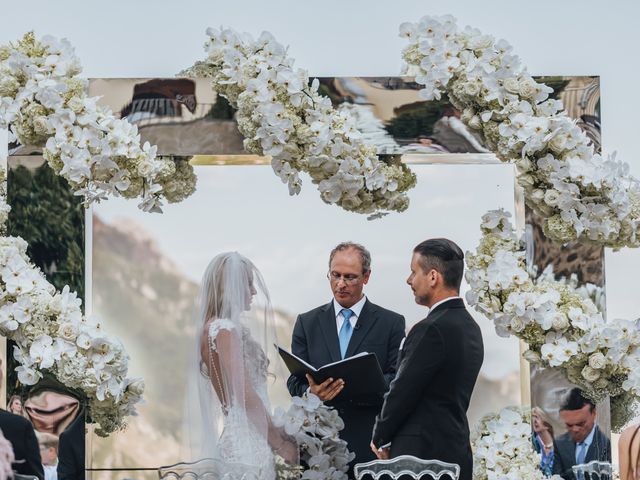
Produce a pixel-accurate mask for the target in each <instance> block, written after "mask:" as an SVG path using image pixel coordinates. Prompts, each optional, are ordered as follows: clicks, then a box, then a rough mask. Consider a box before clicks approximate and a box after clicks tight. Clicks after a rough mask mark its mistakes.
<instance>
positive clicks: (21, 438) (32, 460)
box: [0, 360, 44, 480]
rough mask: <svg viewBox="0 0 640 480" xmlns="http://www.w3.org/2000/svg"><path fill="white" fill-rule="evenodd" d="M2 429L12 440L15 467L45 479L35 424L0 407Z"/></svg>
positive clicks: (0, 371) (0, 365)
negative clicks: (34, 428)
mask: <svg viewBox="0 0 640 480" xmlns="http://www.w3.org/2000/svg"><path fill="white" fill-rule="evenodd" d="M2 378H3V373H2V360H0V383H1V382H2ZM0 430H2V433H3V434H4V436H5V438H6V439H7V440H9V442H11V445H12V446H13V453H14V456H15V463H14V464H13V469H14V470H15V472H16V473H21V474H23V475H35V476H36V477H38V478H39V479H40V480H43V479H44V470H43V469H42V463H40V449H39V448H38V440H36V434H35V431H34V430H33V426H32V425H31V424H30V423H29V420H27V419H26V418H24V417H21V416H19V415H14V414H13V413H9V412H7V411H5V410H1V409H0Z"/></svg>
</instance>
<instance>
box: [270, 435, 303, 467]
mask: <svg viewBox="0 0 640 480" xmlns="http://www.w3.org/2000/svg"><path fill="white" fill-rule="evenodd" d="M276 453H277V454H278V455H280V456H281V457H282V458H283V459H284V461H285V462H287V463H288V464H289V465H298V463H300V450H299V448H298V444H297V443H296V442H295V441H293V440H284V441H283V442H282V445H281V446H280V448H278V450H276Z"/></svg>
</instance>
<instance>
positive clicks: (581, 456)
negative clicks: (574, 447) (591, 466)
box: [576, 442, 587, 480]
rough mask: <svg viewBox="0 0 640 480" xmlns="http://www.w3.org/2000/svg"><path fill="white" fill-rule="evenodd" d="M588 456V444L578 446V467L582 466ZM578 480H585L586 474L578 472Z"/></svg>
mask: <svg viewBox="0 0 640 480" xmlns="http://www.w3.org/2000/svg"><path fill="white" fill-rule="evenodd" d="M586 456H587V444H586V443H584V442H582V443H579V444H578V455H577V456H576V465H582V464H583V463H584V460H585V458H586ZM577 477H578V480H584V474H583V473H582V472H578V475H577Z"/></svg>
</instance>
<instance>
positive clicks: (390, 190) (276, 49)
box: [182, 28, 416, 218]
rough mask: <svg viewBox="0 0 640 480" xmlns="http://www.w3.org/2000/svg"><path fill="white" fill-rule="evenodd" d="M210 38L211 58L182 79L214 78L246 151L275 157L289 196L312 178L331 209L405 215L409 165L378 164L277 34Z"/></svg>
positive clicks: (211, 32) (219, 33) (411, 180)
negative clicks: (302, 175)
mask: <svg viewBox="0 0 640 480" xmlns="http://www.w3.org/2000/svg"><path fill="white" fill-rule="evenodd" d="M207 35H208V36H209V39H208V41H207V43H206V44H205V49H206V51H207V59H206V60H205V61H203V62H198V63H196V64H195V65H194V66H193V67H191V68H190V69H188V70H186V71H184V72H182V74H185V75H188V76H192V77H209V78H211V81H212V86H213V89H214V90H215V91H216V92H217V93H218V94H220V95H222V96H223V97H225V98H226V99H227V100H228V101H229V103H230V104H231V105H232V106H233V107H234V108H237V109H238V112H237V114H236V119H237V122H238V128H239V129H240V132H241V133H242V135H244V137H245V140H244V148H245V150H246V151H248V152H250V153H254V154H256V155H268V156H271V166H272V167H273V170H274V171H275V173H276V175H277V176H278V177H280V179H281V180H282V182H283V183H286V184H287V185H288V186H289V193H290V194H291V195H293V194H297V193H299V192H300V189H301V184H302V182H301V179H300V175H299V174H300V172H306V173H308V174H309V175H310V176H311V180H312V182H313V183H314V184H316V185H318V189H319V190H320V196H321V198H322V200H323V201H325V202H326V203H329V204H337V205H339V206H340V207H342V208H344V209H345V210H348V211H351V212H357V213H365V214H369V215H371V216H372V217H371V218H373V217H378V216H380V215H382V214H384V211H399V212H401V211H403V210H406V208H407V207H408V205H409V199H408V198H407V196H406V193H405V192H406V191H407V190H409V189H410V188H412V187H413V186H414V185H415V183H416V178H415V175H414V174H413V173H411V171H410V170H409V169H408V168H407V167H406V166H404V165H401V164H400V165H399V164H389V165H388V164H385V163H384V162H382V161H380V160H379V159H378V157H377V156H376V153H377V152H376V149H375V147H373V146H369V145H368V144H367V143H365V142H364V141H363V139H362V134H361V133H360V132H359V131H358V129H357V126H356V120H355V119H354V118H353V117H352V116H351V115H350V113H349V112H347V111H346V110H341V111H338V110H335V109H334V108H333V106H332V104H331V100H330V99H329V98H327V97H325V96H323V95H320V93H318V86H319V82H318V80H317V79H315V80H314V81H313V82H311V83H310V82H309V76H308V74H307V72H306V71H304V70H302V69H294V68H293V60H292V59H291V58H290V57H288V56H287V51H286V49H285V48H284V47H283V46H282V45H280V44H279V43H278V42H277V41H276V40H275V39H274V38H273V36H272V35H271V34H269V33H267V32H265V33H263V34H262V35H260V37H259V38H258V39H257V40H254V39H253V38H252V37H251V36H249V35H246V34H245V35H243V34H239V33H237V32H235V31H233V30H230V29H223V30H217V29H213V28H210V29H208V30H207Z"/></svg>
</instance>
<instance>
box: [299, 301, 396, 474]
mask: <svg viewBox="0 0 640 480" xmlns="http://www.w3.org/2000/svg"><path fill="white" fill-rule="evenodd" d="M403 338H404V317H403V316H402V315H399V314H397V313H395V312H392V311H391V310H387V309H385V308H382V307H379V306H378V305H374V304H373V303H371V302H370V301H369V300H367V301H366V302H365V304H364V307H363V308H362V311H361V312H360V316H359V317H358V322H357V323H356V328H354V330H353V333H352V335H351V340H350V341H349V345H348V347H347V352H346V357H351V356H353V355H355V354H358V353H361V352H370V353H371V352H373V353H375V354H376V357H378V362H379V363H380V367H381V368H382V373H384V376H385V380H386V381H387V385H389V383H390V382H391V380H393V377H394V376H395V373H396V364H397V360H398V349H399V348H400V342H402V339H403ZM291 351H292V352H293V353H294V354H295V355H297V356H298V357H300V358H302V359H303V360H305V361H306V362H308V363H310V364H311V365H313V366H314V367H316V368H319V367H322V366H323V365H326V364H328V363H332V362H337V361H339V360H340V342H339V341H338V331H337V327H336V313H335V311H334V308H333V300H332V301H331V302H329V303H328V304H326V305H323V306H321V307H318V308H315V309H313V310H311V311H309V312H307V313H303V314H302V315H299V316H298V319H297V320H296V324H295V326H294V328H293V337H292V340H291ZM287 387H288V388H289V393H291V396H301V395H302V394H303V393H304V392H306V391H307V388H308V387H309V384H308V383H307V379H306V378H305V377H296V376H295V375H291V376H290V377H289V379H288V381H287ZM382 401H383V394H382V393H381V394H379V395H373V396H368V397H362V398H357V399H352V400H349V401H347V400H342V399H340V395H339V394H338V396H337V397H336V398H335V399H334V400H333V401H331V402H327V404H328V405H330V406H333V407H335V408H336V409H337V410H338V412H339V413H340V416H341V417H342V420H344V424H345V427H344V430H343V431H342V432H340V438H342V439H343V440H346V442H347V443H348V445H349V450H350V451H352V452H355V454H356V458H355V460H354V462H352V464H353V463H358V462H366V461H369V460H373V459H374V458H375V456H374V455H373V452H372V451H371V448H370V447H369V442H370V441H371V429H372V428H373V422H374V421H375V417H376V415H377V414H378V412H379V411H380V407H381V406H382Z"/></svg>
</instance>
